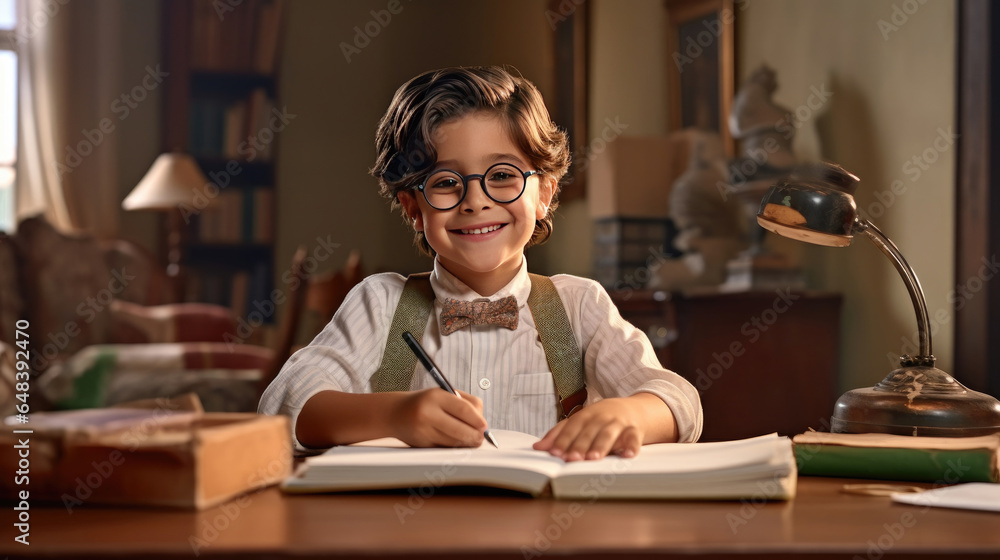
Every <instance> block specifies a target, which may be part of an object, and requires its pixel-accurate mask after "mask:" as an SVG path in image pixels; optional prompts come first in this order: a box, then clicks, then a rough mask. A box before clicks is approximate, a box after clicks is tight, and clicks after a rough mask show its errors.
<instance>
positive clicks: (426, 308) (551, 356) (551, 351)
mask: <svg viewBox="0 0 1000 560" xmlns="http://www.w3.org/2000/svg"><path fill="white" fill-rule="evenodd" d="M528 276H529V278H530V279H531V292H530V294H529V295H528V309H529V310H530V311H531V316H532V318H534V320H535V326H536V327H537V328H538V336H539V338H540V339H541V342H542V349H544V350H545V361H546V362H547V363H548V365H549V370H550V371H551V372H552V380H553V381H554V382H555V386H556V396H557V398H558V401H559V402H558V410H557V414H558V418H559V419H563V418H566V417H567V416H569V415H570V414H572V413H573V412H575V411H576V410H577V409H578V408H580V407H581V406H583V403H584V401H586V400H587V386H586V383H585V380H584V373H583V354H581V353H580V348H579V346H578V345H577V344H576V337H575V336H574V335H573V329H572V327H570V324H569V317H568V316H567V315H566V308H565V307H563V303H562V299H560V298H559V293H558V292H556V287H555V285H554V284H553V283H552V280H551V279H550V278H549V277H547V276H541V275H539V274H529V275H528ZM433 308H434V290H433V289H432V288H431V282H430V273H427V272H424V273H420V274H411V275H410V276H409V277H408V278H407V279H406V284H405V285H404V286H403V294H402V296H400V298H399V303H398V304H397V305H396V311H395V312H394V313H393V316H392V324H391V325H390V327H389V337H388V340H386V345H385V352H384V353H383V354H382V362H381V364H380V365H379V368H378V370H377V371H376V372H375V374H374V375H373V376H372V390H373V391H375V392H377V393H381V392H386V391H407V390H409V388H410V380H411V377H412V376H413V372H414V369H415V368H416V365H417V357H416V356H415V355H414V354H413V352H411V351H410V350H409V348H407V347H406V344H405V342H404V341H403V338H402V334H403V332H404V331H410V333H411V334H413V336H414V337H416V339H417V340H422V339H423V335H424V328H425V327H426V325H427V319H428V317H429V316H430V314H431V311H432V309H433Z"/></svg>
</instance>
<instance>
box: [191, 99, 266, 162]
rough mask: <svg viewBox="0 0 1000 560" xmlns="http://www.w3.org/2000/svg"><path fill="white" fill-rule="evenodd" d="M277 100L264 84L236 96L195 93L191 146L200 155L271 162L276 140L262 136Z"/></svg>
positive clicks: (192, 150) (192, 111)
mask: <svg viewBox="0 0 1000 560" xmlns="http://www.w3.org/2000/svg"><path fill="white" fill-rule="evenodd" d="M273 111H274V100H273V99H272V98H271V97H270V96H269V95H268V94H267V92H266V91H265V90H264V88H262V87H258V88H254V89H253V90H251V91H250V92H249V93H248V94H246V95H245V96H243V97H238V98H235V99H231V98H226V97H220V96H194V97H192V99H191V108H190V117H189V118H190V127H189V138H188V145H189V146H190V150H191V153H192V154H195V155H196V156H200V157H213V158H227V159H236V160H246V161H257V160H260V161H270V160H271V158H272V155H273V147H272V144H273V142H264V141H263V139H258V137H259V136H260V131H261V129H263V128H266V127H267V126H268V119H269V118H270V116H271V113H272V112H273Z"/></svg>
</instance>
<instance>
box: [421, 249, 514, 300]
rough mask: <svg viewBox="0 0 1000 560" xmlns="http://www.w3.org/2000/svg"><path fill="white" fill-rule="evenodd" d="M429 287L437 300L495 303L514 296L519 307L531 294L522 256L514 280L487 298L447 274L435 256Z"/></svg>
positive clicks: (450, 274) (452, 275)
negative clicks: (486, 301) (449, 299)
mask: <svg viewBox="0 0 1000 560" xmlns="http://www.w3.org/2000/svg"><path fill="white" fill-rule="evenodd" d="M431 287H432V288H433V289H434V297H435V298H436V299H438V300H443V299H445V298H452V299H458V300H463V301H475V300H480V301H484V300H488V301H496V300H498V299H500V298H503V297H507V296H514V298H515V299H517V306H518V307H521V306H523V305H524V304H525V303H527V302H528V294H529V293H531V279H530V278H529V277H528V261H527V259H525V258H524V256H523V255H522V256H521V268H519V269H518V270H517V274H515V275H514V278H513V279H511V281H510V282H508V283H507V285H506V286H504V287H503V288H500V289H499V290H497V293H495V294H493V295H491V296H489V297H483V296H481V295H479V294H478V293H476V291H475V290H473V289H472V288H470V287H469V286H467V285H466V284H465V282H462V281H461V280H459V279H458V278H457V277H456V276H455V275H454V274H452V273H450V272H448V270H447V269H445V267H444V266H442V265H441V263H439V262H438V259H437V257H436V256H435V257H434V270H433V271H432V272H431Z"/></svg>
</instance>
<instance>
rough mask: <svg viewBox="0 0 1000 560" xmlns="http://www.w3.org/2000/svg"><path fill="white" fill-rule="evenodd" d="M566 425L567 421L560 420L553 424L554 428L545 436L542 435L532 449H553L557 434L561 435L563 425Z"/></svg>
mask: <svg viewBox="0 0 1000 560" xmlns="http://www.w3.org/2000/svg"><path fill="white" fill-rule="evenodd" d="M565 425H566V421H565V420H560V421H559V423H558V424H556V425H555V426H553V427H552V429H551V430H549V431H548V433H547V434H545V436H544V437H542V439H540V440H538V441H537V442H535V443H534V445H532V446H531V447H532V449H537V450H539V451H548V450H549V449H551V448H552V443H553V442H554V441H555V440H556V436H558V435H559V432H561V431H562V429H563V426H565Z"/></svg>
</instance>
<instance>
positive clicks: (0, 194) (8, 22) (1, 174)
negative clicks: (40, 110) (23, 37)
mask: <svg viewBox="0 0 1000 560" xmlns="http://www.w3.org/2000/svg"><path fill="white" fill-rule="evenodd" d="M14 2H15V0H0V231H10V230H12V229H13V228H14V181H15V179H16V178H17V51H16V50H15V49H16V47H17V42H16V35H15V34H14V24H15V22H16V21H17V17H16V13H15V11H14V10H15V8H14Z"/></svg>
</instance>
